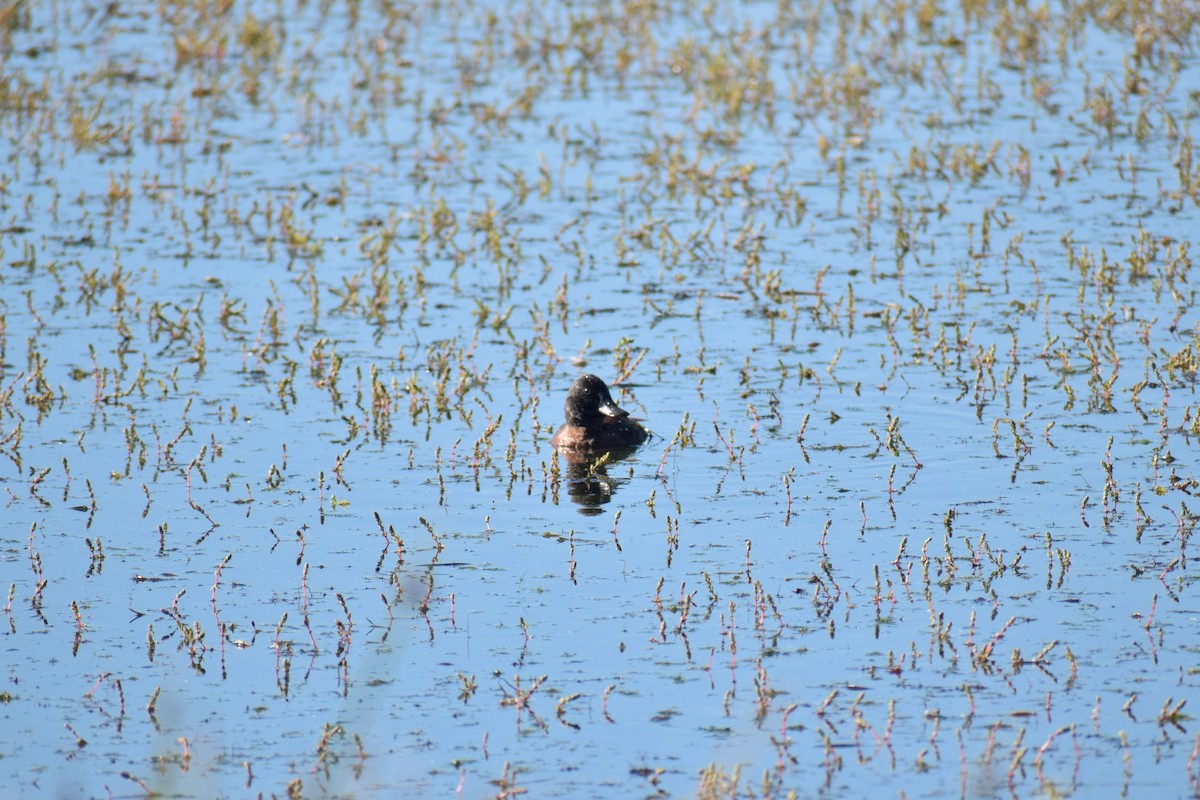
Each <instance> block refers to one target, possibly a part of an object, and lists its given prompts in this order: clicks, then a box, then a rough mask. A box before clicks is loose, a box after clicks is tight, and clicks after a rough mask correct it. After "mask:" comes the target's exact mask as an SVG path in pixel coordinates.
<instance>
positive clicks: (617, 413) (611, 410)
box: [599, 400, 629, 418]
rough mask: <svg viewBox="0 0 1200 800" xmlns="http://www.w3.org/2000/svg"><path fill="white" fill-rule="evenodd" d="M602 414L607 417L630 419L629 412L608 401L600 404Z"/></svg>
mask: <svg viewBox="0 0 1200 800" xmlns="http://www.w3.org/2000/svg"><path fill="white" fill-rule="evenodd" d="M599 411H600V413H601V414H603V415H604V416H606V417H618V418H619V417H628V416H629V412H628V411H626V410H625V409H623V408H621V407H620V406H619V405H617V404H616V403H614V402H613V401H612V400H606V401H605V402H603V403H601V404H600V409H599Z"/></svg>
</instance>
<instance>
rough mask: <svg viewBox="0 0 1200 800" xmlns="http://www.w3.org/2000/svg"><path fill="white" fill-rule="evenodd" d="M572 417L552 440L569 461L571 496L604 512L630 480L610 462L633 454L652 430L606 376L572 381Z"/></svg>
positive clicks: (587, 507)
mask: <svg viewBox="0 0 1200 800" xmlns="http://www.w3.org/2000/svg"><path fill="white" fill-rule="evenodd" d="M564 411H565V412H566V416H567V421H566V422H564V423H563V424H562V427H560V428H559V429H558V432H557V433H555V434H554V436H553V437H552V438H551V439H550V444H551V446H553V447H554V448H555V449H556V450H558V452H559V453H560V454H561V455H562V457H563V458H564V459H565V460H566V462H567V470H568V473H567V474H568V477H569V483H568V487H567V490H568V492H569V493H570V495H571V499H572V500H574V501H575V502H576V503H579V504H580V505H581V506H583V508H581V509H580V510H581V511H582V513H584V514H599V513H600V508H599V507H600V506H601V505H603V504H605V503H607V502H608V501H609V500H610V499H611V498H612V495H613V494H614V493H615V492H616V490H617V488H618V487H619V486H620V485H621V484H622V483H624V482H625V480H624V479H619V478H614V477H612V476H610V475H609V474H608V471H607V468H608V466H609V465H611V464H614V463H617V462H619V461H622V460H624V459H626V458H628V457H629V456H630V455H632V454H633V453H634V451H635V450H637V447H638V445H640V444H642V442H644V441H646V439H647V438H648V437H649V435H650V434H649V433H648V432H647V431H646V429H645V428H643V427H642V426H641V424H640V423H639V422H638V421H637V420H635V419H632V418H631V417H630V416H629V412H628V411H626V410H625V409H623V408H621V407H620V406H618V405H617V404H616V403H615V402H614V401H613V399H612V395H611V394H610V393H609V391H608V386H607V385H605V383H604V381H602V380H600V379H599V378H597V377H596V376H595V375H582V376H580V378H579V379H578V380H576V381H575V383H574V385H572V386H571V391H570V392H568V393H567V402H566V404H565V405H564Z"/></svg>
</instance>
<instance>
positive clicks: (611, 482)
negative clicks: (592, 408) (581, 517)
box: [559, 447, 637, 516]
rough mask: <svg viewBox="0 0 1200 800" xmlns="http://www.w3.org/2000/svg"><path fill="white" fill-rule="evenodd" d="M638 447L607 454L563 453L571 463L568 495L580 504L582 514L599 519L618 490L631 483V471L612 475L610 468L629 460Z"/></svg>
mask: <svg viewBox="0 0 1200 800" xmlns="http://www.w3.org/2000/svg"><path fill="white" fill-rule="evenodd" d="M636 452H637V448H636V447H620V448H617V449H615V450H608V451H606V452H604V453H579V452H572V451H565V450H560V451H559V454H560V455H561V456H562V457H563V459H565V460H566V462H567V494H568V495H570V497H571V500H573V501H574V502H576V503H578V504H579V513H580V514H585V515H587V516H596V515H597V514H599V513H600V512H601V511H602V510H603V506H604V505H605V504H607V503H608V502H609V501H610V500H612V498H613V497H614V496H615V495H616V493H617V489H619V488H620V487H621V486H623V485H624V484H626V483H628V482H629V472H628V471H626V473H625V476H624V477H617V476H615V475H610V474H609V473H608V468H609V467H611V466H615V465H617V464H619V463H620V462H622V461H627V460H629V459H630V458H631V457H632V456H633V454H634V453H636Z"/></svg>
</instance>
